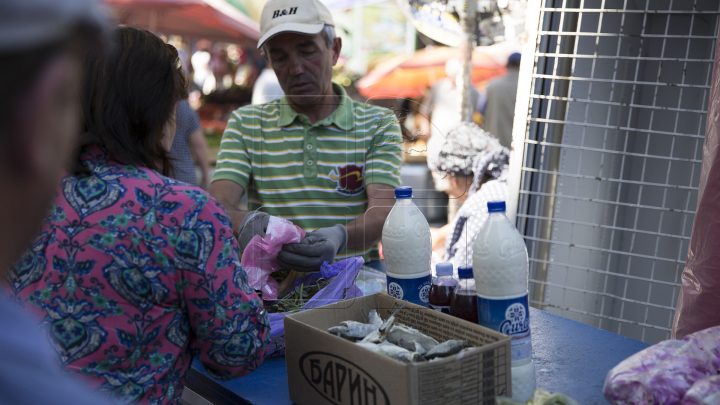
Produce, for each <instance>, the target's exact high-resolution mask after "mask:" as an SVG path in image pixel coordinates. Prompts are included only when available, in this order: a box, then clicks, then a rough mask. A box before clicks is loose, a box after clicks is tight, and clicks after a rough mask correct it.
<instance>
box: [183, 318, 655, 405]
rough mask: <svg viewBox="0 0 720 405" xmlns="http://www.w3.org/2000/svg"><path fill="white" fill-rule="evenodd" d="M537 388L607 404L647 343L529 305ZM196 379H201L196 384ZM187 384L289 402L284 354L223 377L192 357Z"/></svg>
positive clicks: (244, 400) (239, 397) (261, 404)
mask: <svg viewBox="0 0 720 405" xmlns="http://www.w3.org/2000/svg"><path fill="white" fill-rule="evenodd" d="M530 328H531V331H532V344H533V361H534V362H535V375H536V378H537V388H538V389H543V390H545V391H549V392H562V393H564V394H567V395H569V396H570V397H572V398H573V399H575V400H576V401H578V402H579V403H580V404H582V405H595V404H607V403H608V402H607V400H605V398H604V397H603V395H602V386H603V383H604V382H605V376H606V375H607V373H608V371H610V369H611V368H613V367H615V366H616V365H617V364H618V363H619V362H621V361H622V360H624V359H626V358H627V357H629V356H631V355H633V354H635V353H637V352H638V351H640V350H642V349H644V348H646V347H648V344H646V343H643V342H640V341H637V340H634V339H630V338H626V337H624V336H620V335H617V334H615V333H612V332H607V331H604V330H601V329H598V328H594V327H592V326H588V325H585V324H582V323H580V322H576V321H573V320H570V319H567V318H563V317H561V316H557V315H553V314H550V313H548V312H545V311H541V310H537V309H534V308H531V309H530ZM198 381H201V382H202V383H201V384H200V385H199V386H198V385H197V384H198ZM188 385H189V386H192V388H193V390H195V391H196V392H197V393H198V394H200V395H202V396H204V397H206V398H208V399H210V400H211V401H213V402H214V403H235V404H257V405H265V404H268V405H280V404H282V405H290V404H292V403H291V402H290V399H289V397H288V385H287V372H286V370H285V358H284V357H282V358H276V359H268V360H265V361H264V362H263V364H262V365H261V366H260V367H259V368H258V369H257V370H255V372H253V373H252V374H250V375H248V376H245V377H243V378H240V379H237V380H233V381H230V382H226V383H219V382H216V381H214V380H210V379H209V377H208V376H207V374H206V373H205V371H204V370H203V369H202V366H201V365H200V363H199V362H198V361H197V360H196V361H195V362H193V368H192V370H190V373H189V375H188Z"/></svg>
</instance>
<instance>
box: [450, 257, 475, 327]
mask: <svg viewBox="0 0 720 405" xmlns="http://www.w3.org/2000/svg"><path fill="white" fill-rule="evenodd" d="M458 278H460V285H458V287H457V288H456V289H455V292H454V293H453V296H452V300H451V302H450V315H452V316H456V317H458V318H461V319H464V320H466V321H470V322H473V323H478V300H477V291H476V290H475V279H474V278H473V271H472V267H460V268H458Z"/></svg>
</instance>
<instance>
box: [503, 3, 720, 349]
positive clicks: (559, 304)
mask: <svg viewBox="0 0 720 405" xmlns="http://www.w3.org/2000/svg"><path fill="white" fill-rule="evenodd" d="M719 11H720V0H707V1H701V0H674V1H673V0H636V1H633V0H614V1H613V0H535V1H530V4H529V9H528V14H529V15H528V19H529V21H534V23H537V26H536V27H532V26H530V25H529V28H530V30H529V32H530V36H529V44H528V46H527V47H526V52H524V54H523V58H524V60H523V65H522V66H521V72H520V81H521V83H520V84H519V92H518V98H517V107H516V108H517V110H516V121H515V128H514V133H513V147H514V149H515V151H514V152H513V161H512V162H511V165H513V169H512V173H515V175H516V177H517V180H519V182H518V181H517V180H516V181H515V182H514V184H515V186H516V187H517V188H518V189H519V190H518V191H519V197H518V200H517V202H511V204H510V206H511V207H512V206H513V205H515V204H516V206H517V216H516V223H517V225H518V229H519V230H520V231H521V233H523V235H524V236H525V240H526V243H527V246H528V252H529V256H530V278H531V282H530V285H531V287H530V294H531V304H532V305H533V306H535V307H538V308H542V309H545V310H547V311H549V312H553V313H556V314H559V315H562V316H566V317H568V318H571V319H575V320H579V321H581V322H584V323H587V324H590V325H594V326H597V327H600V328H602V329H605V330H609V331H612V332H615V333H619V334H622V335H625V336H628V337H632V338H635V339H639V340H643V341H645V342H648V343H656V342H658V341H660V340H663V339H667V338H669V331H670V327H671V324H672V318H673V314H674V310H675V302H676V300H677V296H678V293H679V289H680V275H681V273H682V270H683V267H684V264H685V258H686V255H687V248H688V242H689V239H690V232H691V229H692V224H693V218H694V214H695V207H696V204H697V185H698V180H699V176H700V165H701V159H702V147H703V139H704V133H705V120H706V113H707V108H708V98H709V93H710V83H711V72H712V65H713V59H714V48H715V39H716V37H717V29H718V12H719ZM530 51H532V55H530ZM530 57H532V63H531V62H530V61H529V59H530ZM525 59H528V60H525ZM524 90H529V91H524ZM519 114H520V115H521V119H520V120H518V118H517V116H518V115H519ZM518 123H521V124H525V125H518ZM512 186H513V182H511V187H512Z"/></svg>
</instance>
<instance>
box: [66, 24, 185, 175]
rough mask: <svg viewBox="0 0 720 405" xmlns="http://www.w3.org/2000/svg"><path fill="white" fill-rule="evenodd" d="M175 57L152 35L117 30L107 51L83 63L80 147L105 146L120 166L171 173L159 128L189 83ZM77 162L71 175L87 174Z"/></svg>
mask: <svg viewBox="0 0 720 405" xmlns="http://www.w3.org/2000/svg"><path fill="white" fill-rule="evenodd" d="M176 58H177V56H176V55H175V54H174V53H173V52H172V51H171V50H170V49H169V48H168V46H167V44H165V43H164V42H163V41H162V40H161V39H160V38H159V37H157V36H156V35H154V34H153V33H151V32H149V31H146V30H143V29H139V28H133V27H119V28H117V29H116V30H115V32H114V33H113V35H112V41H111V46H110V49H109V50H108V51H107V52H105V53H103V54H101V55H97V54H88V55H87V56H86V57H85V58H84V59H83V71H82V90H81V94H80V101H81V103H82V109H83V115H84V118H85V133H84V134H83V137H82V139H81V142H82V144H83V145H97V146H100V147H102V148H104V149H105V150H106V151H107V152H108V153H109V154H110V157H111V158H112V159H114V160H117V161H119V162H122V163H125V164H129V165H133V166H144V167H149V168H151V169H155V170H157V171H159V172H161V173H162V174H163V175H166V176H167V175H171V173H172V163H171V160H170V156H169V153H168V152H167V151H166V150H165V149H164V148H163V146H162V138H163V128H164V127H165V124H167V122H168V120H170V119H171V118H172V117H173V116H174V112H175V105H176V103H177V102H178V101H179V100H181V99H183V98H185V97H186V93H187V80H186V78H185V75H184V74H183V72H182V69H181V68H178V67H177V65H176V63H175V62H176ZM86 171H87V169H84V168H83V167H82V165H81V164H80V161H79V159H78V160H77V163H76V168H75V172H76V173H82V172H86Z"/></svg>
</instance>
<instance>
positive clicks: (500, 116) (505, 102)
mask: <svg viewBox="0 0 720 405" xmlns="http://www.w3.org/2000/svg"><path fill="white" fill-rule="evenodd" d="M519 74H520V54H519V53H517V52H515V53H513V54H512V55H510V57H509V58H508V62H507V73H505V75H503V76H501V77H500V78H498V79H495V80H493V81H491V82H490V83H489V84H488V86H487V89H486V97H485V105H484V106H483V107H482V108H481V112H482V114H483V119H484V125H483V128H484V129H485V130H486V131H488V132H490V133H491V134H493V135H495V136H496V137H497V138H498V140H500V144H501V145H502V146H504V147H506V148H508V149H509V148H510V144H511V143H512V128H513V120H514V117H515V97H516V96H517V86H518V76H519Z"/></svg>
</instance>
